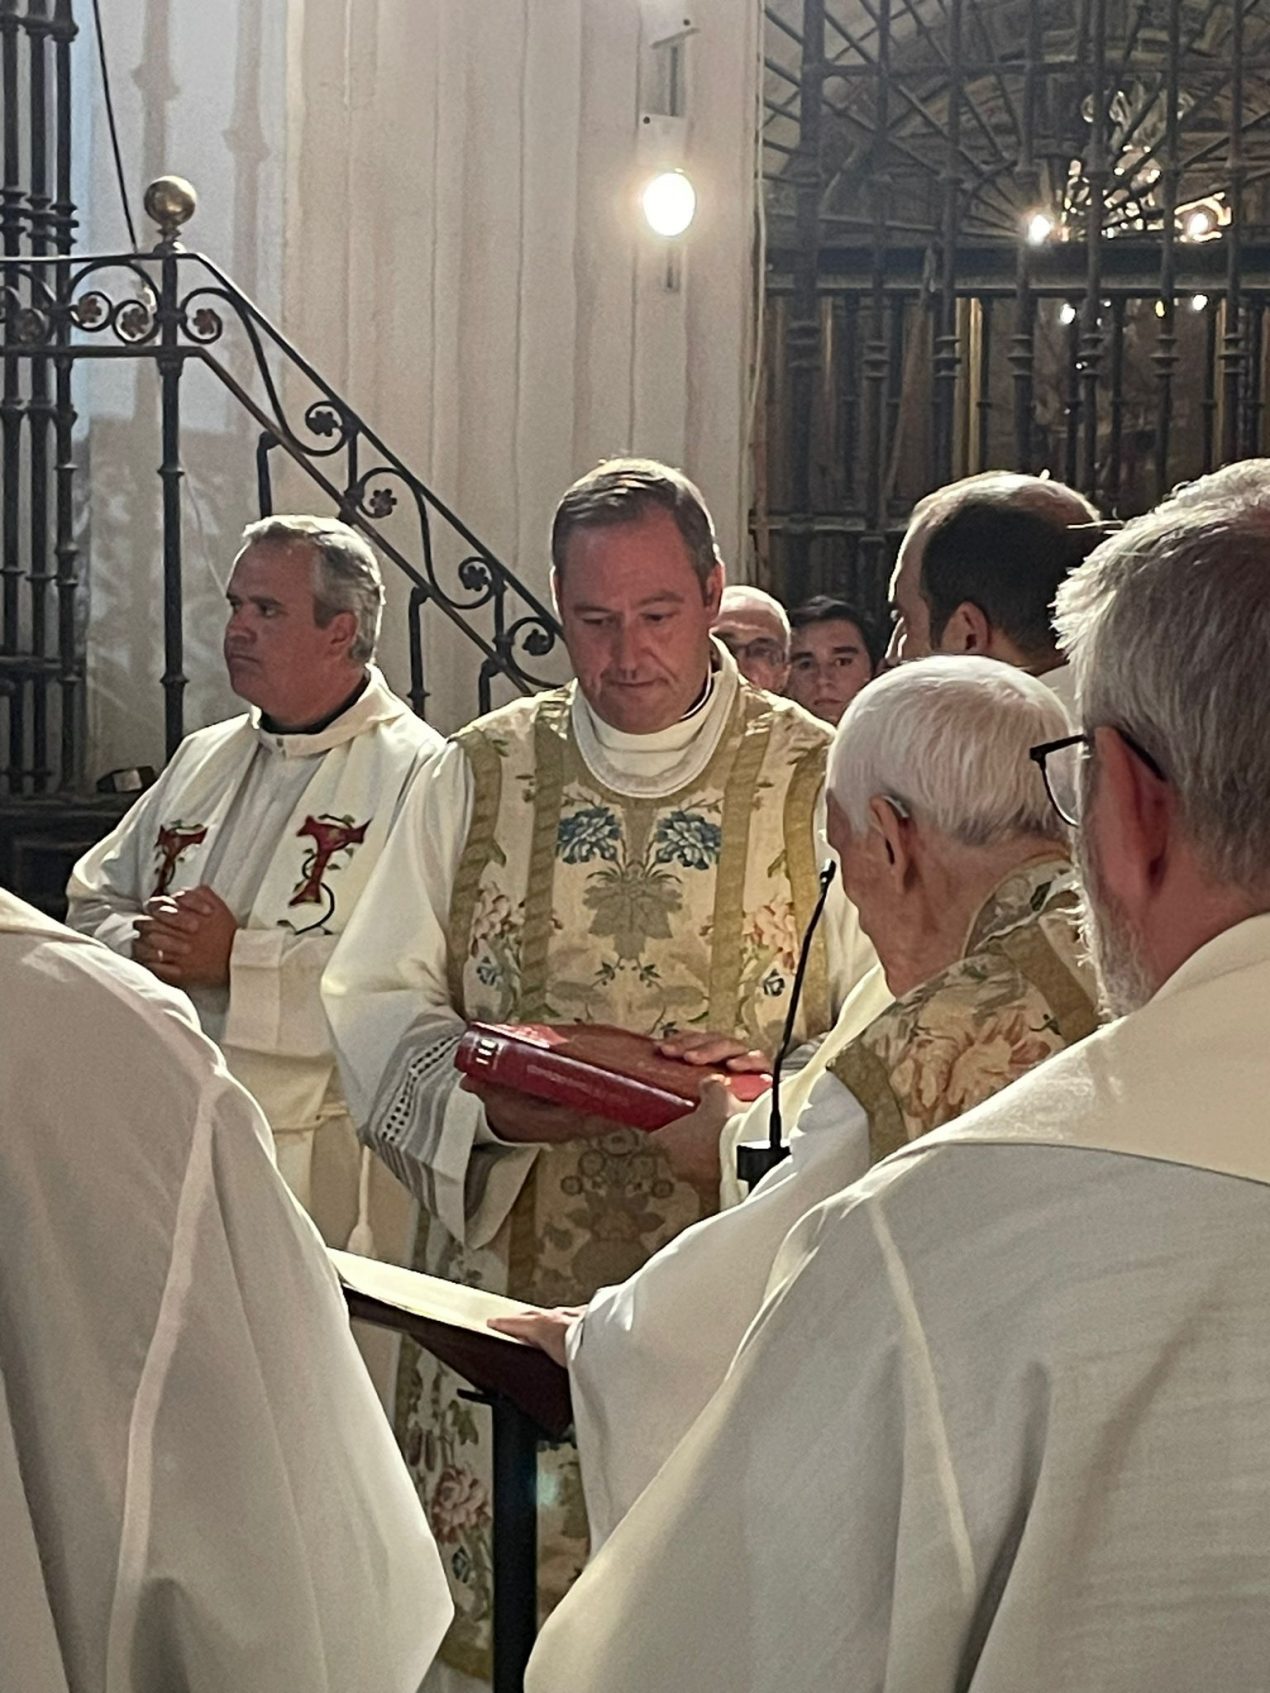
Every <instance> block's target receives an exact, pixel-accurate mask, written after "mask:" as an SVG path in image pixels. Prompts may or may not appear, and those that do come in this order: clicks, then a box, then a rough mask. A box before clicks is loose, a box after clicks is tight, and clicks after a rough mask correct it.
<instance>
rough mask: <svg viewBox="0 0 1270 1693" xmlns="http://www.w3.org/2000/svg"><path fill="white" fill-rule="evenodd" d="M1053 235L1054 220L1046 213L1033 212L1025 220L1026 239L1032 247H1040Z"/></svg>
mask: <svg viewBox="0 0 1270 1693" xmlns="http://www.w3.org/2000/svg"><path fill="white" fill-rule="evenodd" d="M1053 233H1054V219H1053V218H1052V217H1051V216H1050V215H1049V213H1048V212H1033V213H1032V215H1031V217H1030V218H1029V219H1028V220H1027V238H1028V240H1029V241H1030V242H1031V243H1032V245H1033V246H1034V247H1040V246H1042V245H1043V244H1044V243H1045V242H1046V241H1048V240H1049V238H1050V236H1051V235H1053Z"/></svg>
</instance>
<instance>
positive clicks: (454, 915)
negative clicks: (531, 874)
mask: <svg viewBox="0 0 1270 1693" xmlns="http://www.w3.org/2000/svg"><path fill="white" fill-rule="evenodd" d="M454 740H455V742H456V743H457V744H458V745H459V746H460V747H461V748H462V749H463V754H464V757H465V758H466V759H467V761H468V765H469V767H470V769H471V772H472V788H473V796H472V820H471V822H470V823H469V824H468V829H467V840H466V842H465V843H464V846H463V853H462V856H461V857H460V859H459V868H458V871H457V872H456V874H455V877H454V891H453V893H452V894H451V895H450V924H449V931H450V932H449V937H448V942H449V944H448V947H447V957H446V978H447V980H448V982H449V984H450V1004H451V1005H452V1006H453V1007H454V1009H455V1010H456V1011H457V1012H459V1013H460V1015H463V1016H466V1014H467V1013H466V1010H465V1008H464V998H463V970H464V966H465V965H466V963H467V957H468V952H469V949H470V948H471V945H472V921H473V919H474V918H475V916H476V901H477V896H478V895H479V893H480V887H481V878H482V876H484V874H485V872H486V870H487V869H488V868H489V866H490V864H491V863H492V861H493V860H494V859H495V857H497V856H500V854H499V846H498V841H497V839H496V837H495V830H496V828H497V825H498V812H499V807H500V806H501V804H502V799H503V761H502V758H501V757H500V756H499V752H498V749H497V748H496V747H495V746H494V745H493V744H492V743H491V742H490V740H489V738H488V736H487V735H486V734H485V733H484V731H483V730H481V729H477V728H468V729H460V730H459V732H458V734H457V735H455V736H454Z"/></svg>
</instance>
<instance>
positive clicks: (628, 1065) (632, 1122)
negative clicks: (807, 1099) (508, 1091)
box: [454, 1023, 772, 1129]
mask: <svg viewBox="0 0 1270 1693" xmlns="http://www.w3.org/2000/svg"><path fill="white" fill-rule="evenodd" d="M454 1063H455V1066H456V1068H457V1069H460V1070H462V1071H464V1073H465V1074H467V1075H469V1076H474V1077H476V1078H478V1079H479V1080H480V1081H483V1082H492V1083H496V1084H497V1085H498V1086H499V1087H504V1088H513V1089H514V1090H515V1091H516V1092H517V1093H527V1094H532V1095H533V1097H534V1098H535V1099H548V1100H551V1101H552V1102H553V1104H556V1105H569V1106H572V1107H573V1109H574V1110H575V1111H585V1112H591V1113H594V1114H595V1115H596V1116H600V1117H611V1118H612V1119H613V1121H614V1122H615V1123H626V1124H628V1125H629V1126H630V1127H631V1128H633V1129H664V1128H665V1126H666V1124H667V1123H673V1122H674V1121H675V1119H676V1118H677V1117H684V1116H687V1114H688V1112H689V1111H691V1110H692V1108H693V1107H694V1106H695V1105H696V1103H697V1100H698V1098H699V1097H700V1094H701V1084H702V1082H703V1081H704V1080H705V1078H706V1077H707V1076H722V1077H723V1078H724V1080H725V1081H726V1082H727V1083H728V1085H729V1086H730V1087H731V1089H732V1091H733V1093H734V1094H735V1095H736V1097H737V1098H738V1099H740V1100H744V1101H746V1102H748V1101H750V1100H754V1099H757V1098H758V1097H759V1095H760V1094H763V1093H766V1092H767V1090H768V1088H770V1087H771V1085H772V1078H771V1077H770V1076H765V1075H760V1074H758V1073H756V1072H746V1071H736V1070H729V1069H728V1068H727V1066H726V1065H724V1064H686V1063H685V1062H684V1061H683V1059H682V1058H667V1057H666V1056H665V1055H664V1054H663V1053H660V1052H658V1050H657V1043H656V1041H654V1040H651V1039H649V1037H648V1036H647V1035H633V1034H631V1033H630V1031H629V1030H627V1029H613V1028H609V1027H608V1026H607V1025H606V1024H603V1023H564V1024H560V1025H559V1026H554V1027H553V1026H552V1025H551V1024H548V1023H469V1025H468V1028H467V1033H466V1034H465V1035H464V1036H463V1038H462V1040H461V1041H460V1042H459V1049H458V1051H457V1052H456V1053H455V1055H454Z"/></svg>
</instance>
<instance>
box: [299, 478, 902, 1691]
mask: <svg viewBox="0 0 1270 1693" xmlns="http://www.w3.org/2000/svg"><path fill="white" fill-rule="evenodd" d="M552 558H553V564H554V570H555V576H554V581H555V593H556V600H557V604H558V606H559V610H560V616H561V621H562V623H563V627H564V634H565V641H566V645H567V647H568V650H569V657H570V660H571V662H572V664H573V668H574V670H575V672H576V675H577V681H576V682H575V683H573V684H571V685H570V686H569V687H567V688H564V689H560V690H557V691H555V692H552V693H547V694H542V695H539V696H537V697H536V698H533V699H527V700H523V701H519V702H517V703H515V704H513V705H511V706H507V707H504V708H503V709H502V710H501V711H496V712H494V713H492V714H491V715H490V716H488V717H485V718H482V719H480V720H479V721H478V722H476V723H474V724H472V725H470V726H469V727H468V728H467V729H465V730H463V731H462V732H461V733H460V734H458V735H457V736H455V737H454V739H453V741H452V743H451V745H450V746H449V748H448V749H447V751H446V752H445V754H444V755H443V756H442V757H441V758H440V759H439V760H438V761H437V763H436V765H435V766H434V767H433V768H432V769H431V770H430V771H429V772H428V773H427V776H426V777H425V778H424V779H423V780H421V781H420V782H419V783H417V784H416V786H415V789H414V791H413V792H412V794H411V796H410V798H409V800H408V802H407V806H406V809H405V811H404V812H403V815H402V819H401V823H400V825H399V827H398V829H397V831H396V833H395V835H394V838H393V840H392V842H390V844H389V847H388V850H387V852H386V853H385V855H384V858H383V861H382V863H381V865H380V867H379V870H378V871H377V872H376V875H375V878H374V881H373V882H372V884H371V886H370V887H369V888H368V889H367V892H366V897H365V898H364V900H363V901H362V904H361V906H360V907H359V909H358V912H357V915H356V916H355V918H354V920H353V922H352V923H351V924H350V926H349V928H348V930H347V931H346V933H345V935H344V938H343V940H342V942H341V944H340V946H339V948H338V950H337V951H336V954H335V957H334V958H333V959H332V961H331V964H330V967H329V968H328V970H327V973H326V978H325V981H324V984H323V989H324V993H325V995H326V1000H327V1007H328V1012H329V1015H330V1019H331V1026H332V1028H333V1030H334V1032H335V1037H336V1041H337V1043H338V1046H339V1050H340V1056H341V1060H342V1062H343V1064H344V1067H345V1070H346V1075H347V1081H348V1088H349V1098H350V1100H351V1101H352V1102H353V1104H354V1109H355V1112H356V1114H357V1115H358V1117H359V1118H360V1119H361V1120H363V1121H366V1122H367V1123H368V1134H369V1136H370V1138H371V1140H372V1141H373V1142H374V1143H375V1144H376V1145H378V1146H379V1147H380V1148H381V1150H382V1151H383V1152H384V1154H385V1156H387V1157H389V1158H391V1159H392V1160H393V1164H394V1167H395V1168H397V1169H398V1172H399V1173H400V1174H401V1175H402V1176H403V1178H404V1179H406V1180H410V1181H412V1182H413V1183H414V1184H415V1186H416V1187H417V1190H418V1192H419V1194H420V1197H421V1201H422V1210H423V1214H424V1216H423V1226H422V1228H421V1237H422V1238H421V1243H420V1252H419V1255H418V1256H417V1258H416V1267H417V1268H420V1269H427V1270H429V1271H431V1272H433V1273H436V1274H442V1275H446V1276H449V1277H450V1278H451V1279H454V1280H470V1281H473V1282H475V1283H477V1284H479V1285H481V1286H485V1287H488V1288H492V1289H493V1290H495V1291H498V1292H507V1293H510V1294H512V1295H513V1296H514V1297H517V1298H523V1299H527V1300H529V1301H531V1302H533V1303H535V1304H552V1305H555V1304H572V1303H577V1302H578V1301H581V1300H585V1299H588V1298H589V1297H590V1296H591V1294H592V1293H594V1292H595V1290H596V1288H597V1287H599V1286H600V1285H601V1284H602V1283H605V1282H610V1281H615V1280H619V1281H620V1280H623V1279H624V1278H625V1277H626V1276H627V1275H629V1274H630V1273H631V1272H632V1271H633V1270H635V1269H637V1268H638V1267H639V1265H640V1264H642V1263H643V1262H644V1261H645V1260H646V1259H647V1258H648V1257H650V1256H651V1254H652V1253H653V1252H655V1251H656V1250H657V1249H658V1247H660V1246H662V1245H664V1244H665V1242H666V1241H668V1240H670V1239H671V1238H673V1236H674V1235H676V1234H678V1233H679V1232H680V1230H681V1229H683V1228H685V1227H686V1226H687V1225H688V1224H689V1223H692V1222H695V1221H696V1220H697V1219H698V1218H699V1217H701V1216H702V1215H703V1213H704V1212H707V1211H709V1210H712V1209H713V1208H714V1203H715V1190H711V1191H710V1192H708V1193H702V1192H700V1191H699V1190H698V1189H697V1188H696V1187H695V1186H694V1185H693V1184H691V1183H690V1182H681V1181H678V1180H676V1178H675V1177H674V1175H673V1173H672V1171H671V1169H670V1167H669V1165H668V1164H667V1163H666V1161H665V1159H664V1157H663V1156H662V1154H661V1151H660V1148H659V1147H658V1144H657V1140H656V1137H655V1136H653V1137H651V1138H650V1137H649V1136H647V1135H644V1134H641V1133H640V1132H639V1131H637V1130H634V1129H623V1128H620V1127H618V1126H616V1125H615V1124H613V1123H611V1122H608V1121H606V1120H604V1119H602V1118H579V1117H578V1116H577V1115H576V1114H575V1113H573V1112H570V1111H565V1110H563V1109H561V1108H560V1107H557V1106H549V1105H542V1104H539V1103H537V1102H535V1101H532V1100H528V1099H526V1098H524V1097H523V1096H520V1095H516V1094H509V1093H507V1092H506V1091H505V1090H503V1089H497V1088H489V1087H482V1088H481V1089H480V1090H479V1091H468V1090H467V1089H462V1088H460V1087H459V1085H458V1083H459V1076H458V1074H457V1072H456V1071H455V1069H454V1062H453V1061H454V1052H455V1048H456V1046H457V1043H458V1039H459V1036H460V1034H461V1033H462V1030H463V1027H464V1024H465V1022H467V1021H468V1020H470V1019H473V1018H484V1019H492V1020H495V1021H500V1022H555V1023H567V1022H577V1021H582V1022H602V1023H615V1024H618V1025H620V1026H621V1027H624V1028H627V1029H633V1030H635V1031H637V1032H639V1033H643V1034H647V1035H650V1036H654V1037H661V1036H666V1035H668V1034H670V1033H671V1032H673V1031H674V1030H676V1029H693V1030H696V1031H713V1032H714V1033H716V1034H718V1035H720V1036H723V1037H726V1039H727V1042H728V1044H729V1045H731V1044H732V1043H733V1042H735V1041H736V1040H738V1039H739V1040H740V1041H741V1042H742V1043H743V1044H744V1045H745V1046H746V1047H747V1048H750V1049H755V1050H757V1051H758V1052H760V1053H761V1054H763V1055H764V1056H765V1058H766V1059H770V1056H771V1053H772V1051H773V1049H774V1047H775V1045H776V1042H777V1039H778V1038H779V1033H780V1029H781V1026H782V1024H783V1022H784V1019H785V1014H786V1009H787V1006H788V1003H789V992H790V987H791V985H792V979H793V974H794V967H795V961H796V952H797V948H798V938H799V935H800V934H801V932H802V930H803V928H804V927H805V925H806V923H807V920H808V918H809V916H810V912H811V908H812V906H813V905H814V903H815V899H816V895H817V876H816V872H817V868H818V863H819V859H820V856H821V852H822V847H821V844H820V840H819V837H818V833H817V831H818V827H819V826H820V825H821V824H822V823H823V809H824V808H823V787H824V761H825V751H826V748H827V745H828V739H829V737H828V733H827V731H826V730H825V728H824V727H823V725H821V724H819V723H816V722H815V721H814V720H813V719H812V718H810V717H809V716H807V715H806V714H805V713H804V712H803V711H801V710H800V709H799V708H798V707H797V706H794V705H791V704H789V703H788V702H787V701H784V700H778V699H775V698H773V697H772V696H771V695H769V694H766V693H762V692H760V691H759V690H758V689H755V688H752V687H750V685H749V684H748V683H747V682H745V681H744V680H743V679H742V678H741V677H740V676H739V675H738V672H737V667H736V665H735V663H734V661H733V659H732V657H731V655H730V654H729V653H728V652H727V651H726V650H724V649H723V648H722V647H721V646H720V645H718V644H717V643H715V642H713V641H712V640H711V638H710V625H711V623H712V621H713V619H714V615H715V612H716V610H717V608H718V603H719V594H720V590H721V588H722V585H723V567H722V564H721V562H720V559H719V555H718V551H717V548H716V546H715V539H714V529H713V525H712V523H711V520H710V515H709V512H708V511H707V510H706V507H705V505H704V502H703V501H702V498H701V495H700V493H699V492H698V490H697V489H696V488H695V487H694V486H693V485H692V483H691V482H689V481H688V479H687V478H686V477H684V476H683V475H681V474H680V473H679V472H677V471H674V470H671V469H669V468H668V467H666V466H664V465H659V464H654V463H651V462H650V461H647V460H617V461H614V462H612V463H610V464H606V465H602V466H600V468H599V469H598V470H596V471H594V472H592V473H591V474H590V475H588V476H586V477H583V478H582V479H581V481H580V482H578V483H576V484H575V485H574V487H573V488H571V489H569V490H568V492H567V493H566V494H565V495H564V497H563V498H562V500H561V502H560V505H559V508H558V510H557V513H556V518H555V523H554V528H553V536H552ZM871 962H872V949H871V948H870V947H869V945H868V943H867V942H866V941H865V940H864V939H863V938H862V937H861V935H860V933H859V930H858V927H857V924H856V920H855V916H854V913H853V912H852V911H851V909H850V907H849V906H848V905H847V903H846V902H845V901H844V900H843V899H842V897H841V895H840V894H837V893H836V894H835V896H834V902H833V905H832V907H831V908H830V910H829V912H828V913H827V920H826V922H825V924H824V927H823V931H822V935H821V938H820V940H819V941H818V942H817V945H816V946H815V948H814V949H813V954H812V960H811V966H810V968H809V971H808V984H807V991H806V993H805V994H804V997H803V1000H802V1009H801V1012H800V1018H799V1024H798V1033H799V1037H800V1038H808V1037H813V1036H816V1035H818V1034H820V1033H821V1032H823V1030H824V1029H825V1028H826V1027H827V1026H828V1023H829V1021H830V1017H831V1007H832V1006H836V1005H837V1004H839V1003H840V1002H841V1000H842V998H843V997H844V996H845V994H846V992H847V991H848V989H849V988H850V987H851V985H852V984H853V983H854V981H855V980H856V979H857V978H858V977H859V976H860V975H861V974H862V973H863V972H864V970H865V969H866V968H867V966H868V965H869V964H870V963H871ZM456 1385H457V1384H456V1383H455V1381H454V1380H453V1378H450V1377H448V1376H446V1375H444V1374H443V1373H442V1372H440V1371H439V1370H437V1369H434V1367H433V1366H432V1364H431V1362H430V1361H429V1360H428V1359H426V1358H423V1357H417V1356H415V1355H414V1354H413V1353H412V1352H411V1351H410V1349H407V1350H406V1357H405V1362H404V1365H403V1380H402V1382H401V1392H400V1395H399V1401H398V1403H399V1407H400V1415H399V1423H398V1437H399V1439H401V1440H402V1442H403V1445H404V1447H405V1450H406V1454H407V1458H408V1459H409V1460H410V1462H411V1463H412V1466H413V1467H414V1468H415V1471H416V1475H417V1477H418V1482H419V1486H420V1489H421V1492H422V1493H423V1495H424V1497H425V1498H426V1500H427V1501H428V1505H429V1509H430V1511H431V1513H432V1521H433V1523H434V1525H435V1527H436V1532H437V1534H438V1538H439V1539H441V1540H442V1541H443V1544H444V1545H445V1547H446V1551H447V1557H448V1561H449V1567H450V1573H451V1576H452V1578H453V1585H454V1591H455V1594H456V1601H457V1605H458V1617H457V1619H456V1624H455V1629H454V1631H453V1632H452V1634H451V1637H450V1639H449V1640H448V1641H447V1644H446V1648H445V1653H446V1655H447V1658H448V1661H449V1662H450V1663H451V1665H452V1666H453V1667H454V1668H455V1669H456V1670H458V1671H460V1672H461V1673H463V1674H465V1675H467V1676H469V1677H471V1678H474V1679H479V1678H481V1677H483V1676H484V1675H485V1674H486V1673H487V1668H488V1625H489V1619H490V1614H491V1593H490V1580H489V1550H488V1524H489V1501H488V1492H487V1489H488V1472H487V1468H486V1466H487V1463H488V1454H487V1451H486V1441H485V1439H484V1438H483V1437H482V1434H481V1429H480V1425H479V1424H477V1423H476V1422H475V1420H474V1418H473V1414H472V1410H471V1407H470V1406H468V1405H467V1404H465V1403H464V1402H463V1401H461V1400H459V1399H458V1398H457V1397H456V1393H455V1388H456ZM545 1464H546V1466H547V1469H548V1474H546V1475H545V1476H544V1482H543V1489H542V1498H543V1500H544V1501H545V1509H544V1521H545V1523H546V1526H547V1532H546V1533H545V1535H544V1555H543V1558H542V1561H541V1573H542V1577H543V1588H544V1593H545V1595H546V1596H547V1599H548V1601H549V1599H550V1598H551V1597H553V1596H558V1595H559V1593H560V1592H562V1591H563V1590H564V1588H565V1587H566V1586H567V1585H568V1582H569V1581H570V1580H571V1579H572V1577H573V1575H574V1574H575V1573H576V1570H577V1569H578V1568H579V1567H580V1564H581V1562H582V1560H583V1558H584V1556H585V1550H586V1540H585V1517H584V1514H583V1511H582V1502H581V1490H580V1487H579V1484H578V1478H577V1469H576V1463H575V1462H574V1461H573V1460H572V1458H571V1457H570V1456H568V1455H567V1454H565V1453H563V1452H556V1453H553V1454H550V1455H548V1458H547V1459H546V1460H545Z"/></svg>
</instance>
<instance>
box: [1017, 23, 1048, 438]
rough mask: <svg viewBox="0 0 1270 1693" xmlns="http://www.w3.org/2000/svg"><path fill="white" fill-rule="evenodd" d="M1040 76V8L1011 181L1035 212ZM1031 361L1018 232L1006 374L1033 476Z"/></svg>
mask: <svg viewBox="0 0 1270 1693" xmlns="http://www.w3.org/2000/svg"><path fill="white" fill-rule="evenodd" d="M1040 74H1041V8H1040V7H1039V6H1028V7H1027V44H1026V47H1025V58H1024V64H1023V113H1022V120H1021V124H1020V134H1019V163H1018V168H1017V170H1016V171H1015V180H1016V181H1017V182H1018V185H1019V198H1020V201H1021V203H1022V205H1023V206H1025V207H1035V206H1036V203H1037V200H1038V198H1039V196H1040V191H1041V179H1040V172H1039V171H1038V169H1037V166H1036V101H1037V93H1038V84H1039V78H1040ZM1035 357H1036V301H1035V299H1034V298H1033V296H1032V249H1031V247H1030V246H1029V244H1028V242H1027V240H1026V239H1025V238H1024V235H1023V231H1021V230H1020V232H1019V249H1018V261H1017V264H1016V267H1015V281H1014V334H1013V336H1012V337H1011V341H1010V372H1011V376H1012V380H1013V386H1014V464H1015V469H1016V470H1022V471H1030V470H1032V469H1033V468H1034V467H1033V464H1032V371H1033V365H1034V362H1035Z"/></svg>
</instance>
